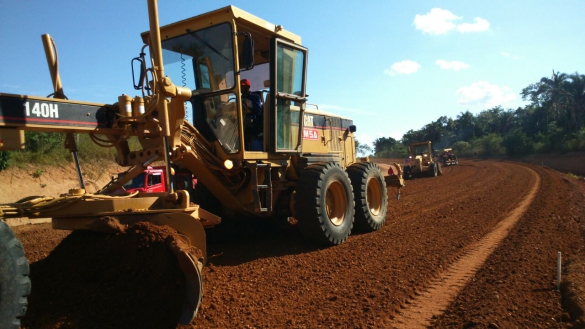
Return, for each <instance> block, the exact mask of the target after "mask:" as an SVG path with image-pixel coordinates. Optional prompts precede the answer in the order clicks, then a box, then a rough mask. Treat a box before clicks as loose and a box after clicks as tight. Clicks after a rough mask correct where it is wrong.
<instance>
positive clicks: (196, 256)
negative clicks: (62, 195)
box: [53, 212, 207, 325]
mask: <svg viewBox="0 0 585 329" xmlns="http://www.w3.org/2000/svg"><path fill="white" fill-rule="evenodd" d="M138 222H148V223H152V224H155V225H159V226H168V227H170V228H172V229H174V230H175V231H176V232H177V234H176V235H169V236H168V237H167V239H166V244H167V246H168V247H169V249H170V250H171V252H172V253H173V254H174V255H175V257H176V258H177V262H178V264H179V267H180V268H181V271H182V272H183V275H184V277H185V299H184V302H183V308H182V311H181V316H180V319H179V323H180V324H184V325H185V324H189V323H190V322H191V320H193V318H194V317H195V315H197V311H198V310H199V306H200V305H201V300H202V298H203V283H202V278H201V271H202V269H203V266H204V264H205V262H206V257H207V250H206V242H205V230H204V229H203V225H201V223H200V222H199V220H198V219H197V218H194V217H192V216H190V215H188V214H185V213H178V212H177V213H160V214H148V215H136V214H132V215H123V216H117V217H114V216H104V217H100V218H95V217H93V218H92V217H88V218H79V217H78V218H72V217H61V218H53V228H55V229H67V230H91V231H98V232H104V233H110V234H113V233H117V232H124V231H125V229H126V227H128V226H129V225H132V224H134V223H138Z"/></svg>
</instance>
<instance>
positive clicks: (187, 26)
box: [0, 0, 402, 328]
mask: <svg viewBox="0 0 585 329" xmlns="http://www.w3.org/2000/svg"><path fill="white" fill-rule="evenodd" d="M148 8H149V19H150V30H149V31H147V32H144V33H142V40H143V41H144V46H143V48H142V50H141V51H140V55H139V56H138V57H136V58H135V59H134V60H133V61H132V63H133V72H132V73H133V78H134V87H135V89H136V90H137V92H138V93H139V95H138V96H130V95H120V96H118V97H117V99H118V101H117V102H116V103H113V104H105V103H104V104H102V103H90V102H83V101H75V100H68V99H66V97H65V93H64V90H63V87H62V84H61V81H60V77H59V72H58V70H57V67H58V65H57V58H56V56H55V51H54V50H55V45H54V43H53V40H52V39H51V37H50V36H49V35H44V36H43V43H44V46H45V52H46V55H47V61H48V63H49V69H50V73H51V77H52V80H53V84H54V86H53V89H54V90H53V92H54V98H46V97H37V96H29V95H13V94H0V140H2V144H1V145H0V149H2V150H11V149H20V148H22V147H23V146H24V132H25V131H43V132H59V133H65V134H66V143H65V147H66V148H67V149H69V150H70V151H71V152H72V154H73V156H74V159H75V161H76V166H77V175H78V178H79V184H80V186H79V188H78V189H72V190H70V191H69V192H67V193H64V194H63V195H62V196H61V197H59V198H49V197H31V198H25V199H23V200H20V201H18V202H15V203H8V204H2V205H0V218H8V217H30V218H41V217H42V218H46V217H51V218H52V222H53V227H54V228H57V229H67V230H79V229H90V230H104V231H108V232H111V231H112V229H115V227H116V226H117V224H120V223H121V224H129V223H133V222H135V221H137V220H140V221H149V222H152V223H155V224H159V225H168V226H170V227H172V228H174V229H175V230H176V231H178V232H179V233H181V234H182V235H183V236H185V237H187V239H186V240H185V241H186V243H187V244H188V248H174V249H173V251H174V252H175V255H176V256H177V258H178V259H179V263H180V265H181V268H182V270H183V272H184V273H185V277H186V279H187V282H188V287H189V289H188V291H186V298H185V300H186V302H185V307H184V310H183V314H182V316H181V319H180V323H182V324H187V323H189V322H190V321H191V320H192V318H193V317H194V315H195V314H196V313H197V310H198V308H199V305H200V303H201V297H202V294H203V290H202V284H201V268H202V266H203V265H204V263H205V260H206V253H205V250H206V239H207V238H209V237H219V238H222V237H223V238H229V237H231V236H232V235H233V234H234V233H237V232H238V227H239V224H238V223H241V222H242V221H243V220H258V221H283V222H290V223H297V224H296V225H298V228H299V230H300V232H302V233H303V234H304V236H306V237H307V238H308V239H310V240H312V241H314V242H316V243H320V244H324V245H337V244H340V243H342V242H344V241H345V240H346V239H347V238H348V237H349V235H350V234H351V233H352V231H353V230H354V229H355V230H361V231H374V230H378V229H379V228H380V227H382V225H383V224H384V221H385V219H386V211H387V203H388V196H387V189H386V187H387V183H386V182H387V181H386V180H385V178H384V175H383V174H382V172H381V171H380V168H379V167H378V166H377V165H376V164H375V163H372V162H370V161H364V160H360V159H358V158H357V157H356V151H355V138H354V132H355V131H356V126H355V125H354V124H353V121H352V120H351V119H348V118H344V117H341V116H339V115H335V114H331V113H327V112H324V111H320V110H317V109H312V108H307V97H308V95H307V93H306V90H305V89H306V82H307V81H306V70H307V59H308V50H307V48H305V47H303V46H302V45H301V38H300V37H299V36H297V35H295V34H293V33H291V32H288V31H286V30H285V29H283V28H282V26H280V25H275V24H272V23H269V22H267V21H265V20H262V19H260V18H258V17H256V16H253V15H251V14H249V13H246V12H244V11H242V10H240V9H238V8H236V7H233V6H228V7H224V8H221V9H218V10H215V11H212V12H208V13H205V14H201V15H199V16H195V17H192V18H188V19H185V20H182V21H179V22H176V23H173V24H170V25H166V26H163V27H159V23H158V8H157V1H156V0H150V1H148ZM147 54H148V56H147ZM243 79H248V80H249V81H251V85H252V92H255V93H256V94H257V95H258V96H259V97H260V98H261V100H262V107H263V114H262V116H261V117H260V121H261V122H262V124H261V126H260V127H261V131H259V132H256V133H255V134H254V135H250V134H247V132H246V129H247V126H246V123H247V122H246V112H247V111H246V106H245V102H244V101H243V100H242V98H241V96H240V95H241V94H242V88H241V84H240V81H241V80H243ZM187 111H189V112H191V113H192V117H193V122H192V123H191V122H187V121H186V120H185V119H184V118H185V115H186V113H187ZM77 133H83V134H89V136H90V137H91V139H92V140H93V141H94V142H95V143H96V144H98V145H101V146H104V147H114V148H115V149H116V151H117V156H116V159H115V161H116V162H117V163H118V164H119V165H121V166H125V167H128V170H127V171H126V172H125V173H124V174H123V175H119V176H118V177H117V178H116V179H115V180H112V182H110V183H109V184H108V185H107V186H105V187H104V188H103V189H101V190H100V191H98V192H97V193H95V194H90V193H88V192H87V191H86V190H85V183H84V178H83V172H82V170H81V168H80V166H79V163H78V161H77V146H76V141H75V138H74V134H77ZM131 140H136V141H138V144H139V145H140V147H139V149H131V146H130V145H135V144H136V143H129V141H131ZM155 161H164V163H165V164H166V168H167V170H165V175H167V177H166V180H165V182H166V184H167V186H166V189H165V191H166V192H161V193H132V194H128V195H125V196H117V195H116V196H115V195H113V194H114V192H115V191H117V190H119V188H120V187H121V186H123V185H124V184H125V183H126V182H128V181H130V180H132V179H133V178H134V177H135V176H137V175H139V174H140V173H142V172H143V171H144V169H145V168H147V167H148V166H149V165H151V164H152V163H153V162H155ZM171 166H173V167H176V168H181V169H183V170H188V171H190V172H191V173H192V174H193V175H195V177H197V179H198V184H197V187H196V188H195V189H194V191H193V193H189V191H188V190H177V189H176V188H175V187H174V186H173V183H172V182H173V180H171V179H169V177H168V175H169V173H170V172H171V170H170V168H171ZM400 174H401V171H400V170H397V175H400ZM401 179H402V177H401V176H400V177H398V178H397V179H394V180H390V181H388V182H389V183H390V184H397V185H396V186H397V187H399V186H398V185H399V184H400V181H401ZM105 217H107V218H108V221H111V220H115V221H116V222H117V223H111V222H104V218H105ZM291 219H294V220H291ZM0 223H1V222H0ZM2 224H4V223H2ZM0 230H1V231H0V234H2V237H4V236H6V237H7V238H8V237H10V241H13V240H15V238H14V237H13V234H12V232H11V231H10V228H9V227H8V226H6V225H2V226H0ZM16 241H18V240H16ZM16 243H17V242H15V243H13V244H11V245H2V244H0V252H4V253H11V255H13V257H11V258H10V260H7V261H6V263H5V264H0V265H2V266H6V267H7V268H11V269H13V270H14V271H13V272H14V273H13V274H12V276H10V277H1V279H2V280H0V285H1V286H0V292H2V294H1V295H0V298H1V300H0V318H1V319H3V320H2V321H4V322H0V327H2V328H17V327H18V319H17V318H18V317H19V316H21V315H22V314H23V313H24V310H25V309H26V307H20V306H22V305H23V302H22V301H23V297H26V295H27V294H28V292H29V291H30V283H28V286H27V283H26V282H24V281H26V280H24V279H23V280H20V281H19V280H13V279H15V278H19V277H22V278H26V277H27V275H28V264H24V265H23V264H22V259H23V257H24V254H23V253H22V248H20V249H19V248H16V249H15V248H14V245H15V244H16ZM193 247H195V248H197V249H198V250H199V251H201V254H202V255H203V257H201V258H196V257H194V256H193V255H192V254H191V253H189V252H187V251H186V250H189V249H192V248H193ZM25 265H26V266H25ZM2 268H4V267H2ZM27 287H28V288H27ZM24 300H26V299H24ZM24 306H26V303H24Z"/></svg>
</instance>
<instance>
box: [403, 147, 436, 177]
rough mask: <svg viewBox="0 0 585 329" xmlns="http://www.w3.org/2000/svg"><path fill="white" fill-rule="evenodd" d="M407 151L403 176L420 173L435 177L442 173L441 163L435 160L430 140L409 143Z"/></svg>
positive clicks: (419, 174) (412, 175) (420, 174)
mask: <svg viewBox="0 0 585 329" xmlns="http://www.w3.org/2000/svg"><path fill="white" fill-rule="evenodd" d="M408 153H409V155H408V158H406V160H405V161H404V169H403V171H404V174H403V175H404V178H412V177H414V176H422V175H428V176H430V177H437V176H438V175H442V174H443V170H442V168H441V163H440V162H438V161H437V158H436V157H435V155H434V152H433V148H432V147H431V141H424V142H414V143H412V144H410V146H409V147H408Z"/></svg>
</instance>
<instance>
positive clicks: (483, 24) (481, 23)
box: [457, 17, 490, 33]
mask: <svg viewBox="0 0 585 329" xmlns="http://www.w3.org/2000/svg"><path fill="white" fill-rule="evenodd" d="M489 28H490V22H488V21H486V20H485V19H483V18H479V17H476V18H475V23H473V24H470V23H464V24H459V25H457V30H458V31H459V32H463V33H465V32H483V31H487V30H489Z"/></svg>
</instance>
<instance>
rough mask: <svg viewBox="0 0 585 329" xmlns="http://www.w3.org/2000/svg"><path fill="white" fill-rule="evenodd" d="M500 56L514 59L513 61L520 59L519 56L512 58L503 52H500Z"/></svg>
mask: <svg viewBox="0 0 585 329" xmlns="http://www.w3.org/2000/svg"><path fill="white" fill-rule="evenodd" d="M500 55H502V56H504V57H506V58H511V59H514V60H517V59H520V56H512V55H510V53H507V52H505V51H501V52H500Z"/></svg>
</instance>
